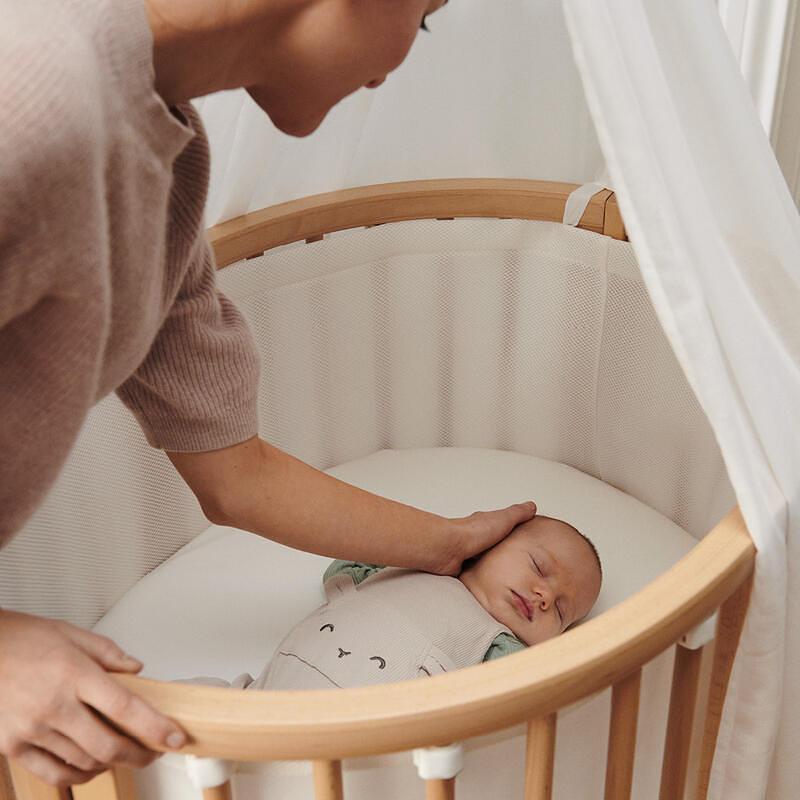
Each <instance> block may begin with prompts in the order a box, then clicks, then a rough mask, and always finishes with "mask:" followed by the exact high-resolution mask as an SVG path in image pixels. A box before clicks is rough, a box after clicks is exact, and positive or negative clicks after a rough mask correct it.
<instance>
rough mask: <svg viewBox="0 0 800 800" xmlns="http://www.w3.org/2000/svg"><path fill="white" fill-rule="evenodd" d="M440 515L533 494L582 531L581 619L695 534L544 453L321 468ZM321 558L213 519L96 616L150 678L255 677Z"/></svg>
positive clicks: (466, 452) (430, 454)
mask: <svg viewBox="0 0 800 800" xmlns="http://www.w3.org/2000/svg"><path fill="white" fill-rule="evenodd" d="M328 472H329V473H330V474H332V475H335V476H336V477H337V478H340V479H341V480H344V481H346V482H348V483H352V484H354V485H356V486H360V487H362V488H364V489H367V490H369V491H371V492H375V493H377V494H381V495H384V496H386V497H391V498H393V499H395V500H399V501H402V502H404V503H409V504H412V505H416V506H418V507H420V508H424V509H427V510H429V511H433V512H435V513H438V514H442V515H445V516H463V515H466V514H469V513H471V512H472V511H475V510H480V509H491V508H498V507H501V506H504V505H506V504H509V503H515V502H519V501H522V500H527V499H534V500H536V502H537V503H538V506H539V511H540V512H541V513H542V514H547V515H549V516H555V517H561V518H563V519H565V520H567V521H568V522H570V523H572V524H573V525H575V526H576V527H578V528H579V529H580V530H581V531H583V532H584V533H585V534H586V535H587V536H589V537H590V538H591V539H592V540H593V541H594V543H595V544H596V546H597V549H598V551H599V553H600V557H601V559H602V561H603V570H604V575H605V577H604V582H603V589H602V592H601V594H600V598H599V599H598V602H597V604H596V606H595V608H594V609H593V611H592V614H591V616H595V615H597V614H599V613H602V612H603V611H604V610H606V609H607V608H610V607H611V606H613V605H615V604H616V603H618V602H620V601H621V600H623V599H624V598H626V597H628V596H629V595H631V594H633V593H634V592H636V591H638V590H639V589H641V588H642V587H643V586H645V585H646V584H647V583H648V582H649V581H650V580H652V579H653V578H655V577H656V576H657V575H659V574H660V573H662V572H664V571H665V570H666V569H667V568H668V567H670V566H671V565H672V564H673V563H675V561H677V560H678V559H679V558H680V557H681V556H683V555H684V554H685V553H687V552H688V551H689V550H690V549H691V547H692V545H693V544H695V540H694V539H693V537H692V536H690V535H689V534H688V533H686V532H685V531H683V530H682V529H681V528H679V527H678V526H677V525H675V524H674V523H673V522H671V521H670V520H668V519H666V518H665V517H663V516H662V515H661V514H659V513H657V512H656V511H654V510H653V509H651V508H649V507H648V506H646V505H644V504H643V503H640V502H639V501H637V500H635V499H633V498H632V497H630V496H628V495H626V494H624V493H623V492H621V491H619V490H618V489H615V488H614V487H612V486H609V485H608V484H606V483H603V482H602V481H599V480H597V479H595V478H592V477H590V476H588V475H586V474H584V473H582V472H579V471H578V470H575V469H572V468H571V467H568V466H565V465H564V464H558V463H555V462H552V461H546V460H544V459H540V458H536V457H534V456H529V455H523V454H520V453H512V452H506V451H498V450H482V449H473V448H434V449H416V450H382V451H379V452H377V453H373V454H372V455H369V456H367V457H365V458H360V459H357V460H355V461H350V462H348V463H345V464H341V465H339V466H337V467H334V468H333V469H330V470H328ZM329 563H330V561H329V559H326V558H322V557H320V556H315V555H310V554H308V553H300V552H297V551H294V550H291V549H289V548H287V547H284V546H282V545H279V544H275V543H274V542H271V541H269V540H266V539H263V538H261V537H258V536H254V535H252V534H250V533H245V532H242V531H237V530H234V529H231V528H225V527H220V526H216V525H214V526H211V527H210V528H208V530H206V531H205V532H203V533H202V534H201V535H200V536H198V537H197V538H195V539H194V540H193V541H192V542H190V543H189V544H187V545H186V546H184V547H183V548H182V549H181V550H179V551H178V552H177V553H175V555H173V556H172V557H171V558H170V559H168V560H167V561H165V562H164V563H163V564H161V565H160V566H159V567H158V568H156V569H155V570H153V571H152V572H151V573H150V574H149V575H147V576H146V577H145V578H143V579H142V580H141V581H139V583H137V584H136V585H135V586H134V587H133V588H131V589H130V590H129V591H128V592H127V593H126V594H125V595H124V596H123V597H122V598H121V599H120V600H119V601H118V602H117V603H116V604H115V605H114V606H113V607H112V608H111V609H110V610H109V611H108V613H107V614H106V615H105V616H104V617H103V619H102V620H100V622H99V623H98V624H97V626H96V628H95V630H97V631H98V632H101V633H104V634H106V635H108V636H111V637H113V638H114V639H115V641H117V642H118V643H119V644H120V645H121V646H122V647H124V648H125V649H126V650H127V651H128V652H130V653H132V654H134V655H135V656H136V657H137V658H140V659H141V660H142V661H144V663H145V668H144V671H143V675H145V676H147V677H152V678H159V679H165V680H168V679H174V678H184V677H190V676H197V675H213V676H218V677H222V678H227V679H230V678H233V677H234V676H236V675H238V674H239V673H241V672H243V671H247V672H250V673H251V674H253V675H255V674H257V673H258V672H260V670H261V668H262V667H263V665H264V663H265V661H266V660H267V659H268V658H269V657H270V655H271V654H272V651H273V649H274V648H275V646H276V645H277V643H278V642H279V641H280V640H281V639H282V638H283V636H284V635H285V633H286V631H287V630H288V628H289V627H290V626H291V625H292V624H293V623H294V622H297V621H298V620H300V619H302V617H304V616H305V615H306V614H307V613H309V612H310V611H311V610H313V609H314V608H316V606H318V605H319V604H320V603H321V602H322V601H323V595H322V585H321V578H322V573H323V571H324V570H325V568H326V566H327V565H328V564H329Z"/></svg>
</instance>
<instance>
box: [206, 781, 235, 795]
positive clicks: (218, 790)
mask: <svg viewBox="0 0 800 800" xmlns="http://www.w3.org/2000/svg"><path fill="white" fill-rule="evenodd" d="M231 797H232V794H231V782H230V781H225V783H222V784H220V785H219V786H212V787H211V788H209V789H203V800H231Z"/></svg>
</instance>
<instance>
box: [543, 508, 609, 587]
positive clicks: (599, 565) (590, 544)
mask: <svg viewBox="0 0 800 800" xmlns="http://www.w3.org/2000/svg"><path fill="white" fill-rule="evenodd" d="M537 517H540V518H542V519H552V520H554V521H555V522H560V523H561V524H562V525H566V526H567V527H568V528H570V529H571V530H573V531H574V532H575V533H577V534H578V536H580V537H581V539H583V541H584V542H586V544H587V546H588V547H589V549H590V550H591V551H592V556H594V561H595V564H597V569H598V570H599V572H600V580H601V581H602V579H603V562H602V561H601V560H600V553H598V552H597V547H595V544H594V542H593V541H592V540H591V539H590V538H589V537H588V536H587V535H586V534H585V533H583V532H582V531H579V530H578V529H577V528H576V527H575V526H574V525H570V523H569V522H566V521H565V520H563V519H559V518H558V517H548V516H546V515H545V514H537ZM537 517H534V519H536V518H537Z"/></svg>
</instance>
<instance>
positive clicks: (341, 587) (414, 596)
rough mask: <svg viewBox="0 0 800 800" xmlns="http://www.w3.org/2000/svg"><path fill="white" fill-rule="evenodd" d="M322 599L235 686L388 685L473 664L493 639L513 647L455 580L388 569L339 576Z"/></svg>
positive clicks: (327, 585)
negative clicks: (253, 673) (359, 576)
mask: <svg viewBox="0 0 800 800" xmlns="http://www.w3.org/2000/svg"><path fill="white" fill-rule="evenodd" d="M329 573H330V570H329ZM325 594H326V598H327V602H326V603H325V604H324V605H322V606H320V607H319V608H318V609H317V610H316V611H314V612H313V613H312V614H310V615H309V616H308V617H306V618H305V619H304V620H302V621H301V622H300V623H298V624H297V625H296V626H295V627H294V628H293V629H292V630H291V631H290V632H289V633H288V634H287V636H286V637H285V638H284V639H283V641H282V642H281V643H280V644H279V645H278V647H277V649H276V651H275V653H274V655H273V657H272V659H271V660H270V662H269V663H268V664H267V666H266V667H265V668H264V670H263V671H262V672H261V674H260V675H259V676H258V677H257V678H256V679H255V680H254V681H253V682H252V683H250V682H249V681H247V680H246V679H244V680H242V679H237V680H236V681H235V682H234V685H238V686H240V687H244V686H246V687H247V688H248V689H330V688H333V687H352V686H367V685H370V684H377V683H391V682H394V681H402V680H409V679H412V678H419V677H425V676H430V675H438V674H441V673H443V672H449V671H450V670H453V669H459V668H461V667H467V666H470V665H472V664H478V663H480V662H481V661H483V660H484V657H485V656H486V654H487V651H489V650H490V648H491V647H492V644H493V643H494V642H495V639H497V637H498V636H500V635H502V634H506V635H507V636H509V637H511V638H512V639H513V635H512V634H511V632H510V631H509V630H508V628H506V627H505V626H504V625H501V624H500V623H499V622H497V620H495V619H494V618H493V617H492V616H491V615H490V614H489V613H488V612H487V611H486V610H485V609H484V608H483V607H482V606H481V605H480V603H478V601H477V600H476V599H475V598H474V597H473V596H472V594H471V593H470V591H469V590H468V589H467V588H466V586H464V584H463V583H461V581H459V580H457V579H456V578H448V577H444V576H441V575H431V574H429V573H426V572H416V571H413V570H406V569H397V568H386V569H382V570H380V571H375V572H373V573H371V574H369V576H368V577H367V578H365V579H364V580H362V581H361V582H359V583H358V584H356V583H355V581H354V579H353V577H351V576H350V575H349V574H346V573H343V572H338V573H336V574H334V575H333V576H332V577H329V578H328V580H326V581H325ZM515 641H516V640H515ZM523 646H524V645H522V644H521V643H519V647H520V648H521V647H523ZM514 649H516V648H514Z"/></svg>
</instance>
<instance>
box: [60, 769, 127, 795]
mask: <svg viewBox="0 0 800 800" xmlns="http://www.w3.org/2000/svg"><path fill="white" fill-rule="evenodd" d="M71 791H72V800H136V782H135V780H134V777H133V770H131V769H127V768H125V767H115V768H114V769H113V770H108V771H106V772H102V773H101V774H100V775H98V776H97V777H96V778H94V779H93V780H91V781H89V782H88V783H82V784H80V785H78V786H73V787H72V790H71Z"/></svg>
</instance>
